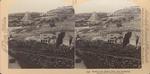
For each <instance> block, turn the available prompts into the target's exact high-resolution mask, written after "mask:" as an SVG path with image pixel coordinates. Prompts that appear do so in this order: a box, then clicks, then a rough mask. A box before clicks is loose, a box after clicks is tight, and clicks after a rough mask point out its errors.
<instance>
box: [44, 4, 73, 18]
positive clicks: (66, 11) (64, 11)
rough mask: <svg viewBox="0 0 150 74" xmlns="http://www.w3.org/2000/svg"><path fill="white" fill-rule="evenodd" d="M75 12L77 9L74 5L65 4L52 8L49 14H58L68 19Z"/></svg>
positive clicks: (57, 15)
mask: <svg viewBox="0 0 150 74" xmlns="http://www.w3.org/2000/svg"><path fill="white" fill-rule="evenodd" d="M74 14H75V10H74V8H73V7H72V6H64V7H59V8H57V9H54V10H50V11H48V12H47V15H48V16H56V17H59V18H62V19H67V18H68V17H71V16H73V15H74Z"/></svg>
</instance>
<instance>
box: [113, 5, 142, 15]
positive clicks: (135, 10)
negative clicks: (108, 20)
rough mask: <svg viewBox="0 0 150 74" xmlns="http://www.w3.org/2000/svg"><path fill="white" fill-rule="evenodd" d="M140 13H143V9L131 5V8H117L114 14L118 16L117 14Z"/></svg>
mask: <svg viewBox="0 0 150 74" xmlns="http://www.w3.org/2000/svg"><path fill="white" fill-rule="evenodd" d="M140 14H141V9H140V7H138V6H133V7H129V8H124V9H120V10H117V11H115V12H114V13H113V15H114V16H117V15H124V16H125V15H129V16H130V15H132V16H136V15H140Z"/></svg>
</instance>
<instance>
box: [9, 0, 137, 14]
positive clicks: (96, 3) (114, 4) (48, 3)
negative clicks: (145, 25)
mask: <svg viewBox="0 0 150 74" xmlns="http://www.w3.org/2000/svg"><path fill="white" fill-rule="evenodd" d="M78 1H80V0H78ZM69 5H72V3H70V4H69V3H67V2H65V1H64V0H14V1H13V3H11V5H10V7H9V10H8V11H9V13H16V12H17V13H18V12H27V11H28V12H47V11H49V10H52V9H55V8H57V7H62V6H69ZM130 6H136V4H134V3H133V2H131V0H87V1H85V2H83V3H82V4H77V5H75V6H74V7H75V11H76V13H87V12H114V11H115V10H118V9H122V8H125V7H130Z"/></svg>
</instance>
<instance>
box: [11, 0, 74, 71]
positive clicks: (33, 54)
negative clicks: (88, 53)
mask: <svg viewBox="0 0 150 74" xmlns="http://www.w3.org/2000/svg"><path fill="white" fill-rule="evenodd" d="M21 1H25V0H18V2H20V4H16V5H18V6H15V4H14V7H12V8H13V9H10V13H9V15H8V18H9V24H8V27H9V31H8V32H9V33H8V34H9V37H8V50H9V53H8V55H9V59H8V60H9V62H8V67H9V69H41V68H46V69H47V68H48V69H72V68H74V42H75V40H74V39H75V38H74V37H75V36H74V35H75V34H74V27H75V23H74V21H72V20H71V19H70V17H72V16H73V15H74V13H75V12H74V8H73V6H70V5H69V6H68V5H67V6H66V5H64V4H59V2H57V3H58V4H56V5H55V3H53V2H49V4H44V5H42V6H45V7H47V8H45V7H40V6H38V3H36V4H37V7H36V5H33V8H32V4H33V2H31V3H32V4H30V3H29V4H26V5H22V6H26V7H19V5H21V3H22V2H21ZM27 1H28V2H30V1H29V0H27ZM31 1H35V0H31ZM25 2H26V1H25ZM38 2H40V1H38ZM16 3H17V2H16ZM50 3H51V4H50ZM39 4H40V3H39ZM34 6H35V7H34ZM48 7H50V8H48ZM44 8H45V9H44ZM26 9H27V10H26ZM32 9H35V10H32Z"/></svg>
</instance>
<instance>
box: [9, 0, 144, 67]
mask: <svg viewBox="0 0 150 74" xmlns="http://www.w3.org/2000/svg"><path fill="white" fill-rule="evenodd" d="M33 3H35V4H33ZM74 3H78V0H74V1H73V3H71V4H65V3H63V2H61V0H56V1H47V0H45V1H44V0H39V1H36V2H35V0H16V3H15V5H14V6H13V7H12V8H10V9H9V14H8V32H9V33H8V68H9V69H140V68H142V64H141V25H142V24H141V22H142V21H141V14H142V13H141V11H142V10H141V8H140V7H139V6H138V5H136V4H134V3H132V2H131V1H130V0H123V1H121V0H114V1H113V2H112V1H109V0H90V1H87V2H85V3H83V4H82V5H74ZM40 5H41V6H40Z"/></svg>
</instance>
